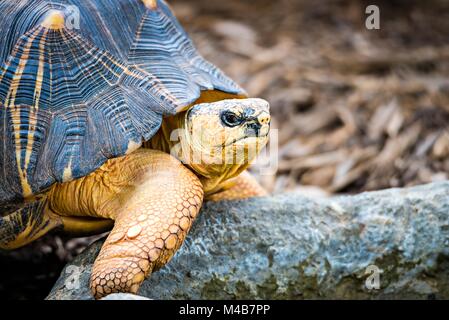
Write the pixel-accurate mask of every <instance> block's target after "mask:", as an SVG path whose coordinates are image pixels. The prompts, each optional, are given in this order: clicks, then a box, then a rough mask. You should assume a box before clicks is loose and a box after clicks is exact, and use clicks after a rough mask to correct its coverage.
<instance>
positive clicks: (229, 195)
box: [206, 171, 268, 201]
mask: <svg viewBox="0 0 449 320" xmlns="http://www.w3.org/2000/svg"><path fill="white" fill-rule="evenodd" d="M267 195H268V192H267V191H266V190H265V189H264V188H263V187H262V186H261V185H260V184H259V183H258V182H257V180H256V179H255V178H254V177H253V176H252V175H251V174H250V173H249V172H248V171H243V172H242V173H241V174H240V175H239V176H237V177H235V178H233V179H230V180H228V181H226V182H225V183H224V184H223V186H222V189H221V190H220V191H219V192H217V193H214V194H211V195H208V196H207V197H206V199H207V200H209V201H221V200H239V199H247V198H252V197H263V196H267Z"/></svg>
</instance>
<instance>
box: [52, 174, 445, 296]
mask: <svg viewBox="0 0 449 320" xmlns="http://www.w3.org/2000/svg"><path fill="white" fill-rule="evenodd" d="M448 195H449V182H440V183H434V184H429V185H424V186H418V187H414V188H407V189H389V190H383V191H377V192H367V193H363V194H360V195H355V196H343V197H335V198H327V199H308V198H305V197H302V196H299V195H294V194H284V195H278V196H274V197H268V198H259V199H250V200H246V201H233V202H220V203H206V204H205V205H204V207H203V210H202V212H201V214H200V217H199V218H198V220H197V221H196V222H195V224H194V226H193V228H192V231H191V232H190V234H189V236H188V237H187V239H186V241H185V243H184V245H183V246H182V248H181V249H180V250H179V251H178V252H177V254H176V255H175V257H174V258H173V259H172V261H171V262H170V263H168V264H167V265H166V266H165V267H163V268H162V269H161V270H160V271H158V272H156V273H154V274H153V275H152V276H151V277H150V278H149V279H147V280H146V281H145V282H144V283H143V285H142V287H141V289H140V291H139V294H140V295H142V296H145V297H148V298H151V299H222V298H223V299H245V298H246V299H259V298H268V299H304V298H308V299H310V298H312V299H314V298H355V299H384V298H400V299H405V298H412V299H413V298H418V299H423V298H424V299H425V298H446V299H447V298H449V259H448V254H449V196H448ZM101 244H102V242H101V241H99V242H96V243H95V244H93V245H92V246H90V247H89V248H88V249H86V250H85V251H84V252H83V253H82V254H81V255H80V256H78V257H77V258H76V259H75V260H74V261H73V262H72V263H71V264H70V265H68V266H67V267H66V268H65V269H64V271H63V272H62V275H61V277H60V279H59V280H58V281H57V283H56V285H55V286H54V288H53V290H52V291H51V293H50V295H49V296H48V299H92V297H91V295H90V293H89V289H88V280H89V276H90V270H91V267H92V263H93V261H94V260H95V257H96V256H97V254H98V251H99V249H100V247H101ZM377 280H378V281H377ZM377 284H378V286H379V289H376V288H377Z"/></svg>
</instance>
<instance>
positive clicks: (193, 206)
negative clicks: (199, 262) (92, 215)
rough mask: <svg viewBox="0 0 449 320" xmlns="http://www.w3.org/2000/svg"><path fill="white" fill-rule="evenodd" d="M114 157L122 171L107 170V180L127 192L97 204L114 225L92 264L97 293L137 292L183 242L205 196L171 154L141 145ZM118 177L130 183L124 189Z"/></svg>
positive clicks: (103, 178) (186, 170)
mask: <svg viewBox="0 0 449 320" xmlns="http://www.w3.org/2000/svg"><path fill="white" fill-rule="evenodd" d="M109 162H110V164H109V165H110V167H111V168H112V167H114V166H115V167H116V168H119V169H120V170H116V168H115V169H114V168H112V169H110V170H109V169H107V170H105V171H104V172H103V173H102V174H101V175H102V181H114V188H115V189H116V190H120V189H123V190H124V191H123V192H120V191H119V193H120V195H119V196H118V198H119V199H120V200H119V201H115V202H113V204H110V203H108V204H104V205H101V206H100V207H101V208H102V209H101V210H100V209H98V211H102V212H98V213H99V214H100V215H105V214H107V212H109V214H110V216H111V218H113V219H115V225H114V228H113V230H112V231H111V233H110V234H109V236H108V238H107V239H106V242H105V243H104V245H103V247H102V249H101V251H100V254H99V255H98V257H97V259H96V261H95V263H94V266H93V270H92V276H91V283H90V286H91V290H92V293H93V295H94V296H95V297H96V298H101V297H102V296H104V295H107V294H109V293H112V292H132V293H135V292H137V290H138V288H139V286H140V284H141V283H142V281H143V280H144V279H145V278H146V277H147V276H149V275H150V274H151V272H153V271H154V270H156V269H158V268H160V267H161V266H163V265H164V264H165V263H167V262H168V261H169V260H170V258H171V257H172V256H173V254H174V253H175V251H176V250H177V249H178V248H179V247H180V245H181V243H182V242H183V240H184V238H185V237H186V235H187V232H188V231H189V229H190V227H191V225H192V222H193V220H194V218H195V217H196V216H197V214H198V212H199V209H200V207H201V204H202V200H203V187H202V185H201V182H200V181H199V179H198V178H197V176H196V175H194V174H193V173H192V172H191V171H190V170H188V169H187V168H186V167H185V166H184V165H182V164H181V163H180V162H179V161H178V160H176V159H175V158H173V157H172V156H170V155H169V154H166V153H163V152H160V151H155V150H149V149H141V150H138V151H136V152H134V153H132V154H130V155H128V156H125V157H123V158H120V159H113V160H110V161H109ZM106 166H107V165H106ZM118 180H126V183H125V184H126V186H123V188H119V187H118V186H119V185H120V184H118V183H117V181H118ZM108 189H110V188H108ZM107 198H108V197H107ZM109 198H110V197H109Z"/></svg>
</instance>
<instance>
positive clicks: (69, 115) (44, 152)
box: [0, 0, 244, 206]
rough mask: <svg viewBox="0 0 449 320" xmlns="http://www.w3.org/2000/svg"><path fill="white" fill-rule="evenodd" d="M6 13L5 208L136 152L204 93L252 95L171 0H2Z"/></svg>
mask: <svg viewBox="0 0 449 320" xmlns="http://www.w3.org/2000/svg"><path fill="white" fill-rule="evenodd" d="M0 12H1V13H2V19H1V20H0V30H1V34H0V64H1V69H0V135H1V143H0V205H3V206H5V205H6V204H7V203H11V202H17V201H21V200H23V199H24V198H27V197H29V196H31V195H34V194H37V193H40V192H42V191H43V190H44V189H46V188H48V187H49V186H51V185H52V184H53V183H55V182H65V181H70V180H73V179H77V178H80V177H82V176H85V175H86V174H88V173H90V172H92V171H94V170H95V169H97V168H98V167H100V166H101V165H102V164H103V163H104V162H105V161H106V160H107V159H109V158H114V157H118V156H122V155H124V154H126V153H129V152H132V151H133V150H135V149H136V148H138V147H139V146H141V144H142V142H143V141H147V140H149V139H150V138H151V137H152V136H153V135H154V134H155V133H156V132H157V130H158V129H159V127H160V125H161V122H162V119H163V116H166V115H172V114H175V113H176V112H177V111H179V110H183V109H184V108H185V107H186V106H188V105H189V104H191V103H193V102H194V101H195V100H197V99H198V98H199V97H200V95H201V91H203V90H219V91H223V92H226V93H230V94H244V91H243V90H242V89H241V88H240V87H239V86H238V85H237V84H235V83H234V82H233V81H232V80H231V79H229V78H228V77H227V76H225V75H224V74H223V73H222V72H221V71H220V70H219V69H218V68H216V67H215V66H214V65H212V64H211V63H209V62H207V61H206V60H205V59H204V58H202V57H201V56H200V55H199V53H198V52H197V50H196V49H195V47H194V45H193V44H192V41H191V40H190V39H189V37H188V35H187V34H186V33H185V31H184V30H183V28H182V27H181V25H180V24H179V22H178V21H177V20H176V18H175V16H174V15H173V13H172V12H171V10H170V8H169V7H168V6H167V4H166V3H165V2H164V1H162V0H101V1H100V0H96V1H86V0H52V1H48V0H2V1H1V2H0Z"/></svg>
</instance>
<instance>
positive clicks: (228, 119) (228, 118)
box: [221, 111, 242, 127]
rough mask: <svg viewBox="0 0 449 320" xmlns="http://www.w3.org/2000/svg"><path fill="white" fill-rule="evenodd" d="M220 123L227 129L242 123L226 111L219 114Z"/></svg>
mask: <svg viewBox="0 0 449 320" xmlns="http://www.w3.org/2000/svg"><path fill="white" fill-rule="evenodd" d="M221 121H222V122H223V123H224V124H225V125H227V126H228V127H235V126H238V125H239V124H241V123H242V119H241V118H240V117H239V116H238V115H236V114H235V113H233V112H230V111H226V112H223V113H222V114H221Z"/></svg>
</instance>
